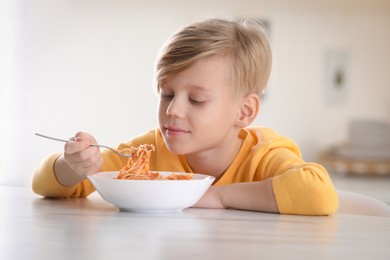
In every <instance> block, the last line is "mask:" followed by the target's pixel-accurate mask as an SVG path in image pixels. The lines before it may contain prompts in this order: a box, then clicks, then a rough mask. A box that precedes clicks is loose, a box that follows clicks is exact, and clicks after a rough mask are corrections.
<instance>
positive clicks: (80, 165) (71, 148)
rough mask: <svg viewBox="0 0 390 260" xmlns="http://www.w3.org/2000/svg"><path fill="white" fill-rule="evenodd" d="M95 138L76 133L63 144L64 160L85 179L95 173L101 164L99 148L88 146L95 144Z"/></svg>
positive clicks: (101, 158)
mask: <svg viewBox="0 0 390 260" xmlns="http://www.w3.org/2000/svg"><path fill="white" fill-rule="evenodd" d="M96 143H97V142H96V140H95V138H94V137H93V136H92V135H90V134H88V133H83V132H78V133H77V134H76V135H75V137H73V138H71V139H70V141H69V142H67V143H66V144H65V148H64V160H65V162H67V163H68V165H69V167H70V168H72V170H74V171H75V172H76V173H77V174H78V175H80V176H81V177H83V178H85V177H86V176H87V175H90V174H93V173H96V172H98V171H99V170H100V167H101V166H102V164H103V157H102V156H101V154H100V151H99V148H98V147H94V146H90V145H91V144H96Z"/></svg>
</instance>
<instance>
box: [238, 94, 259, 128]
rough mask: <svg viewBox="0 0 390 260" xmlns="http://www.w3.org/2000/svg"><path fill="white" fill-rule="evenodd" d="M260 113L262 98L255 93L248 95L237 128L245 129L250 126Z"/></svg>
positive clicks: (241, 109)
mask: <svg viewBox="0 0 390 260" xmlns="http://www.w3.org/2000/svg"><path fill="white" fill-rule="evenodd" d="M259 111H260V98H259V96H258V95H256V94H255V93H250V94H248V95H246V96H245V97H244V98H243V100H242V103H241V106H240V111H239V116H238V119H237V126H239V127H241V128H244V127H247V126H249V125H250V124H251V123H252V122H253V121H254V120H255V119H256V117H257V115H258V113H259Z"/></svg>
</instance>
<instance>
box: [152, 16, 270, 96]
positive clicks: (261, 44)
mask: <svg viewBox="0 0 390 260" xmlns="http://www.w3.org/2000/svg"><path fill="white" fill-rule="evenodd" d="M211 56H218V57H225V58H227V61H228V62H230V64H231V71H230V73H229V75H230V78H229V79H228V80H229V83H230V84H231V85H232V86H233V87H234V89H233V91H234V92H235V93H237V92H244V93H256V94H258V95H260V94H261V93H262V92H263V91H264V89H265V88H266V86H267V83H268V79H269V76H270V72H271V66H272V55H271V48H270V45H269V42H268V40H267V37H266V35H265V33H264V31H263V27H262V26H261V25H260V24H259V23H258V22H257V21H253V20H241V21H233V20H227V19H217V18H213V19H207V20H203V21H198V22H194V23H192V24H190V25H188V26H186V27H184V28H183V29H181V30H180V31H178V32H177V33H175V34H174V35H173V36H172V37H171V38H170V39H169V40H168V41H167V43H166V44H165V46H163V48H162V50H161V52H160V55H159V57H158V59H157V64H156V73H155V84H156V87H157V90H158V91H159V90H160V88H161V86H162V85H163V84H164V83H165V82H166V80H167V78H168V77H169V76H170V75H173V74H175V73H178V72H180V71H183V70H185V69H186V68H188V67H189V66H191V65H192V64H194V63H195V62H196V61H198V60H199V59H201V58H206V57H211Z"/></svg>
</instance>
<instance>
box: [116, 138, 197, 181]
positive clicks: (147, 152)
mask: <svg viewBox="0 0 390 260" xmlns="http://www.w3.org/2000/svg"><path fill="white" fill-rule="evenodd" d="M154 150H155V148H154V146H153V145H152V144H143V145H140V146H139V147H131V148H125V149H123V150H122V151H121V152H122V153H126V154H132V156H131V157H129V159H128V160H127V164H126V165H125V166H124V167H123V168H122V169H120V170H119V173H118V175H117V176H116V179H119V180H191V179H192V173H188V174H175V173H171V174H169V175H167V176H164V175H162V174H160V173H159V172H154V171H150V157H151V154H152V151H154Z"/></svg>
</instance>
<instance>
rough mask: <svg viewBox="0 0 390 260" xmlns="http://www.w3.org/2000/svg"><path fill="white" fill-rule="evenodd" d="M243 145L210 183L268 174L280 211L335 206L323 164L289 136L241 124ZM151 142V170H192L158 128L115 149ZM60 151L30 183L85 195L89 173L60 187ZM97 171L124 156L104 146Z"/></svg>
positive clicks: (321, 210) (45, 190)
mask: <svg viewBox="0 0 390 260" xmlns="http://www.w3.org/2000/svg"><path fill="white" fill-rule="evenodd" d="M240 138H242V139H243V144H242V147H241V149H240V151H239V153H238V154H237V157H236V158H235V160H234V161H233V162H232V164H231V165H230V167H229V168H228V169H227V170H226V172H225V173H224V174H223V176H222V177H221V178H220V179H219V180H218V181H217V182H216V183H215V184H214V185H226V184H231V183H236V182H254V181H261V180H265V179H267V178H270V177H274V178H273V182H272V185H273V190H274V194H275V198H276V202H277V205H278V208H279V211H280V213H283V214H304V215H329V214H332V213H334V212H335V211H336V210H337V207H338V197H337V193H336V190H335V188H334V186H333V184H332V181H331V179H330V177H329V175H328V173H327V172H326V170H325V169H324V168H323V167H322V166H320V165H318V164H315V163H306V162H304V161H303V160H302V158H301V154H300V151H299V148H298V147H297V145H296V144H295V143H293V142H292V141H291V140H290V139H288V138H286V137H283V136H281V135H279V134H277V133H276V132H274V131H273V130H271V129H269V128H261V127H251V128H245V129H242V131H241V133H240ZM141 144H153V145H154V146H155V147H156V151H155V152H153V153H152V157H151V162H150V169H151V170H153V171H177V172H192V170H191V168H190V167H189V165H188V164H187V162H186V160H185V157H184V156H177V155H174V154H172V153H170V152H169V151H168V149H167V147H166V146H165V143H164V141H163V138H162V136H161V133H160V131H159V129H154V130H151V131H149V132H147V133H146V134H144V135H141V136H137V137H135V138H134V139H132V140H130V141H128V142H125V143H123V144H121V145H120V146H119V147H118V149H123V148H125V147H131V146H139V145H141ZM60 155H61V153H55V154H52V155H49V156H48V157H47V158H45V159H44V161H43V162H42V163H41V165H39V166H38V167H37V169H36V170H35V172H34V174H33V179H32V188H33V191H34V192H35V193H37V194H40V195H42V196H45V197H62V198H65V197H66V198H67V197H86V196H88V195H89V194H90V193H92V192H94V191H95V189H94V187H93V186H92V184H91V183H90V182H89V180H88V179H85V180H84V181H82V182H81V183H79V184H78V185H75V186H72V187H65V186H63V185H61V184H60V183H59V182H58V181H57V179H56V177H55V174H54V170H53V168H54V163H55V161H56V159H57V158H58V157H59V156H60ZM102 155H103V158H104V165H103V167H102V169H101V171H114V170H119V169H120V168H122V167H123V166H124V165H125V164H126V162H127V159H126V158H123V157H120V156H117V155H115V154H114V153H113V152H111V151H109V150H104V151H103V152H102Z"/></svg>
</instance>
